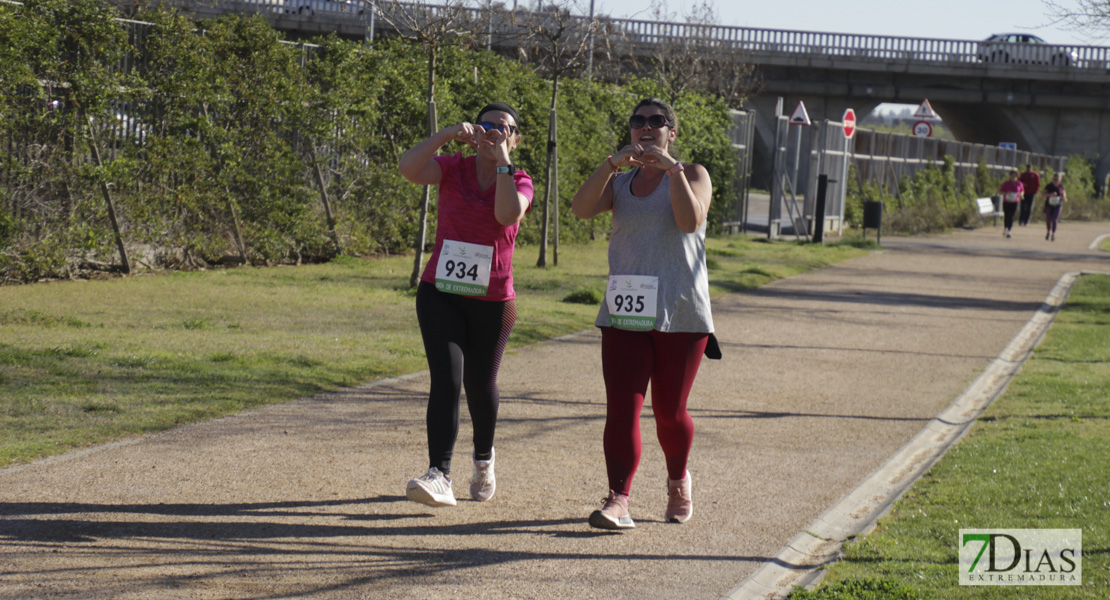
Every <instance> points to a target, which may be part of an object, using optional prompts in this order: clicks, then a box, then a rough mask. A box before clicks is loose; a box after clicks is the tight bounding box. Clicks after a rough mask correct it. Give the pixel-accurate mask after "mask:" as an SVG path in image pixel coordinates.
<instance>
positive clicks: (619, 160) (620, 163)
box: [611, 144, 644, 169]
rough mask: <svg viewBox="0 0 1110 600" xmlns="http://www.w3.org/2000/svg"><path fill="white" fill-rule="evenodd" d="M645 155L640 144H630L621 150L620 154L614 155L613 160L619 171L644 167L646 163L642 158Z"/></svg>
mask: <svg viewBox="0 0 1110 600" xmlns="http://www.w3.org/2000/svg"><path fill="white" fill-rule="evenodd" d="M643 155H644V147H643V146H641V145H640V144H629V145H628V146H625V147H624V148H621V149H620V151H619V152H617V153H616V154H614V155H613V158H612V159H611V160H612V161H613V164H614V165H615V166H616V167H617V168H618V169H622V168H624V167H642V166H644V163H643V161H641V160H640V157H641V156H643Z"/></svg>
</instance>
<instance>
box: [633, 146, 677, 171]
mask: <svg viewBox="0 0 1110 600" xmlns="http://www.w3.org/2000/svg"><path fill="white" fill-rule="evenodd" d="M639 159H640V163H641V164H642V165H643V166H645V167H655V168H656V169H660V170H663V171H666V170H667V169H670V168H671V167H673V166H675V165H677V164H678V161H677V160H675V159H674V157H672V156H671V155H670V153H668V152H667V149H666V148H660V147H659V146H648V147H647V149H645V150H644V151H643V152H642V153H641V154H640V157H639Z"/></svg>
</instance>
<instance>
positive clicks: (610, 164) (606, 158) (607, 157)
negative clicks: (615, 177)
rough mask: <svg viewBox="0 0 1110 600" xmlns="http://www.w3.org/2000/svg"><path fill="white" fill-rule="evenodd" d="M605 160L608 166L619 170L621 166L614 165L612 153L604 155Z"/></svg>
mask: <svg viewBox="0 0 1110 600" xmlns="http://www.w3.org/2000/svg"><path fill="white" fill-rule="evenodd" d="M605 162H607V163H609V168H611V169H613V170H614V171H620V170H621V168H620V167H618V166H617V165H616V164H615V163H614V162H613V155H612V154H610V155H609V156H606V157H605Z"/></svg>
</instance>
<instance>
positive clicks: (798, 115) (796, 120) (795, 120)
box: [790, 100, 810, 125]
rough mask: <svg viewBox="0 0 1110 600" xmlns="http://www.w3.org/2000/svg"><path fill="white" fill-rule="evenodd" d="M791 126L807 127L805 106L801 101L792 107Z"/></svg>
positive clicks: (807, 119)
mask: <svg viewBox="0 0 1110 600" xmlns="http://www.w3.org/2000/svg"><path fill="white" fill-rule="evenodd" d="M790 124H791V125H809V124H810V120H809V113H807V112H806V105H805V104H802V101H801V100H799V101H798V106H796V107H794V112H793V114H791V115H790Z"/></svg>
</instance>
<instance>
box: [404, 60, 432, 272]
mask: <svg viewBox="0 0 1110 600" xmlns="http://www.w3.org/2000/svg"><path fill="white" fill-rule="evenodd" d="M438 120H439V119H438V117H437V115H436V50H435V49H434V48H433V49H431V50H429V51H428V136H429V137H431V136H432V135H435V132H436V131H439V125H438V124H437V123H438ZM431 195H432V187H431V186H428V185H426V186H424V200H423V202H422V203H421V205H420V232H419V233H418V234H417V236H416V247H415V248H414V250H416V258H415V260H414V262H413V266H412V277H409V287H416V286H417V284H419V283H420V267H421V266H422V265H423V263H424V242H425V240H426V239H427V237H428V205H429V203H430V202H431Z"/></svg>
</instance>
